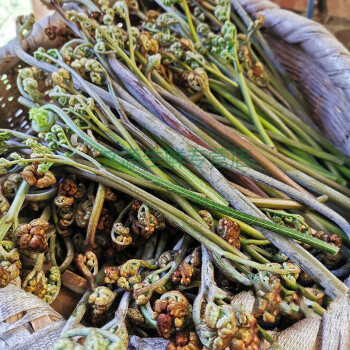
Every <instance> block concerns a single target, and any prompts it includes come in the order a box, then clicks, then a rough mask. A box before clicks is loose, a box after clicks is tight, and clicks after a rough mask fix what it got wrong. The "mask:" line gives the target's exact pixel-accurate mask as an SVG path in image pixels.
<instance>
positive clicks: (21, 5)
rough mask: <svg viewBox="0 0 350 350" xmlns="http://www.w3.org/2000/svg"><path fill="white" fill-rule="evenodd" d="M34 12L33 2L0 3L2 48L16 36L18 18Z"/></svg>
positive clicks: (0, 39)
mask: <svg viewBox="0 0 350 350" xmlns="http://www.w3.org/2000/svg"><path fill="white" fill-rule="evenodd" d="M32 11H33V8H32V0H1V1H0V46H3V45H5V44H6V43H7V42H8V41H9V40H10V39H12V38H13V37H14V36H15V33H16V30H15V20H16V17H17V16H19V15H21V14H27V13H30V12H32Z"/></svg>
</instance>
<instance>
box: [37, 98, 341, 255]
mask: <svg viewBox="0 0 350 350" xmlns="http://www.w3.org/2000/svg"><path fill="white" fill-rule="evenodd" d="M42 108H43V109H44V110H51V111H54V112H55V113H57V114H58V115H59V116H60V117H61V118H62V119H63V120H64V122H65V123H67V125H68V126H69V127H71V128H72V130H74V131H75V132H76V133H77V134H78V135H79V137H81V138H82V139H83V140H84V141H85V142H87V143H88V144H90V145H91V146H92V147H94V148H95V149H97V150H98V151H100V152H101V154H103V155H105V156H106V157H108V158H109V159H111V160H113V161H115V162H117V161H119V162H120V163H121V165H123V166H124V167H126V168H129V169H130V170H132V171H134V172H136V173H138V174H140V175H141V176H143V177H145V178H146V179H148V180H151V181H154V182H155V183H156V184H159V185H161V186H162V187H165V188H167V189H169V190H171V191H173V192H174V193H176V194H179V195H182V196H185V197H187V198H188V199H190V200H193V201H195V202H196V203H198V204H201V205H203V206H204V207H208V208H210V209H214V210H217V211H219V212H221V213H223V214H226V215H229V216H232V217H234V218H237V219H239V220H241V221H243V222H246V223H248V224H254V225H257V226H260V227H263V228H268V229H271V230H272V231H275V232H277V233H280V234H282V235H283V234H287V235H289V234H290V237H293V238H295V239H298V240H300V241H301V242H304V243H307V244H310V245H311V244H314V245H315V246H316V247H318V248H319V249H326V250H327V251H329V252H331V253H334V254H335V253H336V252H337V251H338V249H336V248H335V247H334V246H331V245H330V244H327V243H325V242H322V241H319V240H317V239H314V238H313V237H309V236H305V235H300V234H299V233H297V232H296V231H294V230H291V229H288V228H286V227H281V226H279V225H276V224H274V223H271V222H267V221H264V220H261V219H257V218H255V217H253V216H250V215H248V214H243V213H240V212H238V211H236V210H234V209H231V208H228V207H225V206H222V205H220V204H217V203H214V202H212V201H210V200H208V199H205V198H203V197H200V196H198V195H195V194H193V193H192V192H190V193H189V191H187V190H185V189H183V188H182V187H179V186H177V185H174V184H171V183H170V182H168V181H165V180H162V179H159V178H158V177H157V178H155V177H154V176H153V175H151V174H149V173H148V172H146V171H143V170H141V169H139V168H137V167H136V166H135V165H133V164H130V165H129V164H128V163H127V162H125V160H123V159H122V158H121V157H119V156H118V155H116V154H115V153H114V152H111V151H110V150H108V149H107V148H105V147H104V146H102V145H100V144H98V143H97V142H95V141H93V140H92V139H90V138H88V137H86V135H85V134H84V133H83V132H82V131H81V130H80V129H79V128H77V127H76V125H74V123H72V121H71V120H70V119H69V118H68V116H67V115H65V114H64V113H63V112H62V111H61V110H60V109H59V108H57V107H56V106H54V105H45V106H43V107H42Z"/></svg>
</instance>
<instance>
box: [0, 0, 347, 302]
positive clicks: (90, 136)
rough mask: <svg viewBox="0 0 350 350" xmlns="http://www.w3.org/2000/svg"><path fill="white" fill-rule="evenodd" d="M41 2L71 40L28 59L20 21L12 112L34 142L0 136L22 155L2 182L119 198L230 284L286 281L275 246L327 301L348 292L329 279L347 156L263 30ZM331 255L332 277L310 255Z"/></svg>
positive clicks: (233, 19)
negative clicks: (225, 224)
mask: <svg viewBox="0 0 350 350" xmlns="http://www.w3.org/2000/svg"><path fill="white" fill-rule="evenodd" d="M45 3H46V4H47V5H49V6H50V7H51V8H53V9H55V10H56V11H57V12H58V13H59V14H60V15H61V16H62V17H63V18H64V20H65V21H66V22H67V26H68V27H69V28H70V30H71V31H72V34H73V35H74V36H75V38H74V39H72V40H71V41H69V42H65V43H64V44H63V46H62V47H60V48H55V49H50V50H47V51H46V50H45V49H43V48H39V49H38V50H37V51H36V52H34V54H33V55H30V54H28V53H26V52H24V51H23V49H22V46H21V45H22V41H23V39H25V38H26V37H28V36H29V35H30V33H31V29H32V26H33V24H34V21H35V20H34V18H33V16H27V17H21V18H19V19H18V21H17V44H16V53H17V55H18V56H19V57H20V58H21V60H22V61H23V62H25V63H26V64H27V65H28V66H29V68H25V69H23V70H22V71H20V73H19V75H18V79H17V84H18V88H19V89H20V91H21V92H22V95H23V96H22V97H20V99H19V101H20V102H21V103H22V104H24V105H25V106H27V107H29V108H30V110H29V118H30V120H31V123H32V129H31V131H32V133H30V134H27V135H24V134H19V133H15V132H13V131H11V130H2V132H1V134H2V135H3V137H2V139H3V140H8V139H13V140H15V141H20V142H21V143H22V144H23V146H22V147H20V149H19V150H18V151H17V152H16V153H13V154H12V158H2V160H1V163H2V164H1V168H2V169H3V171H7V172H10V171H12V169H18V167H20V166H22V167H23V166H25V165H28V164H31V163H35V164H40V166H41V171H44V170H47V169H49V168H52V169H55V168H62V169H64V171H67V172H70V173H74V174H77V175H79V176H81V177H85V178H87V179H91V180H93V181H96V182H99V183H101V184H103V185H107V186H109V187H111V188H114V189H117V190H119V191H122V192H124V193H126V194H128V195H131V196H132V197H134V198H137V199H138V200H140V201H142V202H144V203H146V204H147V205H149V206H150V207H152V208H154V209H155V210H157V211H158V212H160V213H161V214H163V215H164V216H165V217H166V218H167V219H168V220H170V221H171V222H173V223H174V224H176V225H177V226H178V227H180V228H181V229H182V230H183V231H184V232H186V233H187V234H188V235H190V236H191V237H193V238H194V239H195V240H197V241H199V242H200V243H201V244H203V246H205V247H206V249H207V250H208V251H209V252H211V254H212V255H211V256H212V257H214V258H216V260H218V261H220V262H221V265H222V266H221V267H222V268H223V269H224V270H225V269H226V272H227V275H229V276H230V278H231V279H232V280H234V281H237V282H239V283H243V284H249V279H248V278H247V276H249V271H251V270H256V271H269V272H272V273H275V274H281V275H283V274H288V273H291V272H292V271H291V270H288V269H283V268H277V267H275V266H271V264H268V263H267V262H268V260H267V259H266V256H271V254H270V255H268V251H267V250H265V249H264V248H265V247H267V246H274V247H276V248H277V249H278V250H279V251H280V252H281V253H283V254H285V255H286V256H287V257H288V258H289V259H290V260H292V261H293V262H294V263H296V264H297V265H298V266H299V267H300V268H301V269H302V270H303V271H304V272H306V273H307V274H308V275H309V276H310V277H311V278H312V279H313V280H314V281H315V282H316V283H318V284H320V285H321V286H322V287H323V288H324V289H325V292H326V293H327V294H328V295H329V296H330V297H332V298H334V297H337V296H342V295H345V294H346V293H347V290H348V289H347V287H346V286H345V285H344V284H343V283H342V281H341V280H340V279H339V278H338V277H340V278H341V277H344V276H346V275H347V274H348V265H349V264H346V261H347V260H348V259H349V253H348V247H349V242H350V241H349V237H350V225H349V223H348V222H347V220H346V218H344V217H343V215H344V214H345V213H347V212H348V210H349V208H350V198H349V194H350V190H349V189H348V188H347V187H346V183H347V180H348V179H349V177H350V171H349V169H348V166H349V164H350V157H348V156H347V155H345V154H343V153H342V152H341V151H339V150H338V149H337V148H335V147H334V146H333V145H332V144H331V143H329V142H328V141H327V140H326V139H325V138H323V137H322V136H321V135H320V133H319V131H318V130H317V128H316V127H315V126H314V125H313V123H312V121H311V119H310V118H309V111H308V109H307V107H306V105H305V102H304V101H303V100H302V98H301V97H300V94H299V93H298V92H297V90H296V88H295V87H294V86H293V83H292V82H291V81H290V80H289V78H288V77H287V76H286V73H285V72H284V71H283V69H282V68H281V66H280V65H279V64H278V62H277V60H276V59H275V57H274V55H273V53H272V51H271V49H270V48H269V47H268V45H267V43H266V42H265V41H264V39H263V37H262V35H261V34H260V28H261V26H262V24H263V18H261V17H259V18H258V19H257V20H256V21H251V20H249V21H248V25H247V26H246V25H245V23H247V18H248V17H247V15H246V14H245V13H244V12H243V15H242V11H240V12H236V10H235V9H237V7H239V4H238V3H237V2H236V1H231V2H230V1H218V2H217V1H214V0H209V1H205V2H203V1H186V0H167V1H163V2H162V1H161V0H155V1H139V2H137V1H117V2H115V4H114V5H113V6H111V7H110V5H109V2H108V1H104V0H100V1H99V2H98V4H96V3H93V2H91V1H89V0H79V1H76V2H75V1H71V2H70V6H68V7H67V6H66V5H65V6H62V7H61V5H60V4H59V3H58V2H56V1H45ZM65 3H66V1H65ZM72 8H73V9H74V10H72ZM241 10H242V9H241ZM238 13H240V14H238ZM248 19H249V18H248ZM40 80H45V82H46V85H45V87H44V88H40V89H39V88H38V86H41V87H42V85H43V84H40ZM73 138H74V139H75V140H78V142H75V143H74V142H73V141H72V139H73ZM81 144H84V145H85V146H87V148H88V150H89V151H88V152H83V151H82V148H81V147H80V146H79V145H81ZM17 148H18V147H17ZM29 150H30V152H29ZM199 210H206V211H208V212H209V213H210V215H211V216H212V218H213V222H214V226H215V225H216V224H217V221H218V220H219V219H220V218H222V217H228V218H229V219H230V220H232V221H235V222H237V223H238V224H239V225H240V227H241V237H240V240H241V243H242V244H241V249H240V250H239V249H237V248H235V247H234V246H232V245H231V244H230V243H229V242H227V241H225V240H224V239H223V238H221V237H220V236H218V235H217V234H216V233H215V229H214V230H213V227H211V226H210V225H209V224H208V221H207V220H205V218H203V216H201V215H199V213H198V212H199ZM320 231H322V232H324V233H326V235H327V234H331V233H332V234H337V235H339V236H340V237H341V238H342V244H341V246H337V245H335V244H333V243H332V242H330V241H329V240H328V241H327V240H324V239H321V238H322V237H323V236H322V237H321V236H320V235H317V233H318V232H320ZM335 255H339V256H340V258H339V259H338V260H337V265H335V267H334V266H332V267H331V269H332V270H333V272H334V273H332V271H330V270H329V269H328V268H327V267H326V266H325V265H327V264H325V260H322V259H320V256H323V257H324V256H328V257H332V256H335Z"/></svg>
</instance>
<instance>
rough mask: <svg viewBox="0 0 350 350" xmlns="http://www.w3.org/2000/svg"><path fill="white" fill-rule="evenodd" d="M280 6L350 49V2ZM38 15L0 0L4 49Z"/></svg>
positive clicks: (24, 2) (36, 3)
mask: <svg viewBox="0 0 350 350" xmlns="http://www.w3.org/2000/svg"><path fill="white" fill-rule="evenodd" d="M271 1H273V2H275V3H277V4H278V5H279V6H280V7H282V8H285V9H289V10H292V11H295V12H298V13H300V14H302V15H304V16H306V15H308V16H309V17H311V16H312V18H313V19H314V20H316V21H319V22H322V23H323V24H324V25H325V26H326V27H327V28H328V29H329V30H330V31H331V32H332V33H333V34H334V35H335V36H336V37H337V38H338V40H340V41H341V42H342V43H343V44H344V45H345V46H346V47H347V48H348V49H350V0H271ZM30 12H34V13H35V16H36V18H37V19H40V18H42V17H44V16H45V15H46V14H47V12H48V10H47V9H46V8H45V6H43V5H42V4H41V2H40V0H0V46H3V45H5V44H6V43H7V42H8V41H9V40H11V39H12V38H13V37H14V36H15V20H16V17H17V16H18V15H20V14H27V13H30Z"/></svg>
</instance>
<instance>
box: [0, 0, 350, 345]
mask: <svg viewBox="0 0 350 350" xmlns="http://www.w3.org/2000/svg"><path fill="white" fill-rule="evenodd" d="M230 1H231V3H232V5H233V6H234V7H235V8H236V10H237V11H238V12H240V11H247V12H248V13H249V14H250V15H251V16H252V17H253V18H254V17H255V16H256V15H257V14H263V15H264V17H265V30H264V32H263V33H264V37H265V38H266V40H267V41H268V43H269V44H270V46H271V47H272V48H273V50H274V52H275V54H276V55H277V57H278V59H279V60H280V62H281V63H282V65H283V66H284V68H285V69H286V71H287V72H288V73H289V74H290V77H291V78H292V80H294V81H295V83H296V85H297V86H298V88H299V89H300V91H301V93H302V94H303V95H304V96H306V102H307V104H308V106H309V108H310V111H311V112H312V113H311V116H312V119H313V121H314V122H315V124H316V125H317V126H318V127H319V129H320V130H321V132H322V133H323V134H324V135H325V136H326V137H327V138H328V139H329V140H330V141H331V142H333V144H334V145H336V146H337V147H338V148H339V149H341V150H342V151H343V152H345V153H347V154H348V155H350V141H349V136H350V115H349V114H348V111H350V53H349V52H348V51H347V50H346V49H345V48H344V47H343V46H342V45H341V44H340V43H339V42H338V41H337V39H336V38H335V37H334V36H333V35H332V34H330V33H329V32H328V31H327V30H326V29H325V28H324V27H323V26H321V25H319V24H317V23H315V22H313V21H310V20H307V19H305V18H303V17H301V16H298V15H295V14H293V13H291V12H289V11H285V10H281V9H279V8H278V7H277V6H276V5H275V4H273V3H271V2H269V1H264V0H230ZM246 24H247V23H246ZM50 25H55V26H56V27H58V28H62V27H64V25H65V24H64V22H63V21H62V20H60V19H59V18H58V17H57V16H56V15H52V16H50V17H48V18H45V19H43V20H42V21H40V22H38V23H36V24H35V26H34V31H33V35H32V36H31V37H29V38H28V39H27V40H26V43H24V46H25V48H26V49H27V50H28V51H33V50H34V49H36V48H37V47H40V46H44V47H46V48H49V47H54V46H56V45H59V42H58V41H57V40H54V41H49V40H47V38H46V37H45V35H44V29H45V28H46V27H48V26H50ZM20 64H21V62H19V60H18V58H17V57H16V56H15V54H14V42H10V43H9V44H8V45H7V46H6V47H4V48H0V113H1V114H0V116H1V117H0V128H11V129H17V130H20V131H22V132H28V131H29V130H30V125H29V123H28V120H27V112H28V111H27V109H26V108H24V107H23V106H21V105H19V103H18V102H17V98H18V97H19V95H20V94H19V91H18V89H17V86H16V77H17V71H18V68H19V67H20ZM309 122H310V121H309ZM69 278H71V276H70V277H68V279H69ZM79 283H82V284H81V289H80V290H79V286H77V288H76V290H75V292H76V293H73V292H72V291H71V290H67V289H64V288H63V289H62V292H61V293H60V295H59V297H58V299H57V300H56V302H55V304H54V305H53V307H54V308H55V309H56V310H58V311H59V312H60V313H61V314H64V311H66V313H65V314H64V316H66V317H67V315H68V314H69V312H67V311H69V310H67V309H69V308H67V307H66V305H68V304H69V306H70V307H72V306H73V305H74V303H76V302H77V300H78V297H79V294H80V293H81V292H82V291H83V290H84V288H86V286H84V285H83V284H84V282H83V281H78V282H77V284H79ZM63 284H64V283H63ZM67 284H70V286H72V281H71V280H70V282H67ZM73 284H74V282H73ZM69 293H71V295H74V294H75V298H74V297H71V296H70V294H69ZM9 295H10V296H11V297H9ZM22 298H23V299H22ZM24 299H26V300H29V304H30V303H31V304H32V305H33V306H34V307H35V308H36V309H35V310H33V309H32V308H24V307H23V305H22V304H23V303H21V301H22V300H24ZM62 305H64V306H65V307H62ZM332 305H334V306H333V307H332V308H331V310H328V311H327V313H326V315H325V316H324V318H323V319H322V320H321V319H305V320H303V321H300V322H298V323H297V324H295V325H294V326H293V327H290V328H288V329H287V330H285V331H283V332H281V333H280V334H278V335H277V334H275V336H276V337H277V339H278V342H279V343H280V344H281V345H282V347H283V349H285V350H317V349H323V350H333V349H334V350H336V349H337V350H338V349H341V350H347V349H350V334H349V330H346V329H345V330H344V329H343V327H342V324H344V323H346V322H345V321H344V320H346V318H349V317H350V316H349V315H350V310H349V308H350V307H349V299H346V298H345V299H343V300H338V301H337V302H334V303H333V304H332ZM63 324H64V321H63V317H62V315H60V314H59V313H58V312H57V311H55V310H54V309H53V308H52V307H50V306H49V305H47V304H45V303H44V302H43V301H41V300H40V299H38V298H37V297H35V296H32V295H28V294H27V293H25V292H24V291H22V290H21V289H20V288H19V287H18V285H17V286H16V285H15V284H11V285H10V286H8V287H6V288H4V289H2V290H0V349H4V350H5V349H6V350H7V349H16V350H21V349H31V350H35V349H38V350H39V349H40V350H44V349H49V348H50V346H51V344H52V343H53V341H54V339H56V338H57V337H58V336H59V334H60V332H61V330H62V327H63ZM325 333H327V335H328V337H327V338H325V337H324V336H322V335H324V334H325ZM130 344H131V345H130V346H131V348H132V349H135V350H147V349H150V350H151V349H152V350H162V349H165V344H166V342H164V341H163V340H161V339H154V340H151V339H145V340H140V339H139V338H137V337H131V339H130ZM266 347H267V344H266V343H265V344H264V345H263V347H262V348H266Z"/></svg>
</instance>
